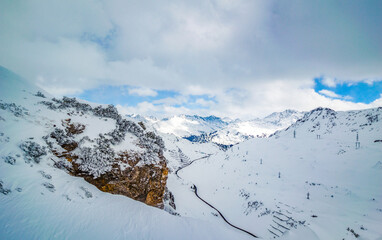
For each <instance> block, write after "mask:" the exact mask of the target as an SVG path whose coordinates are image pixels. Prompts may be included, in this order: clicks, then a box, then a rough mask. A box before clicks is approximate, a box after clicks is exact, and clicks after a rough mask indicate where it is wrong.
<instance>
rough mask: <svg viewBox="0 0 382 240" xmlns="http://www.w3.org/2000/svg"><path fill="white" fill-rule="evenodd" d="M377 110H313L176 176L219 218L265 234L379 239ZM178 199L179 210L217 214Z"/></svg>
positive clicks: (381, 151)
mask: <svg viewBox="0 0 382 240" xmlns="http://www.w3.org/2000/svg"><path fill="white" fill-rule="evenodd" d="M381 115H382V108H376V109H368V110H362V111H350V112H335V111H333V110H330V109H322V108H318V109H315V110H313V111H311V112H309V113H306V114H305V116H304V117H303V118H302V119H301V120H299V121H297V122H296V124H294V125H293V127H290V128H289V129H288V130H285V131H281V132H278V133H276V134H275V135H274V136H272V137H271V138H265V139H264V138H263V139H251V140H248V141H246V142H243V143H240V144H238V145H236V146H234V147H232V148H231V149H230V150H228V151H227V152H219V153H217V154H215V155H212V156H210V157H209V158H206V159H201V160H199V161H196V162H194V163H193V164H192V165H190V166H188V167H186V168H184V169H182V170H181V171H179V172H178V175H179V176H180V177H181V179H180V180H179V179H178V181H183V184H186V185H187V184H188V185H189V186H190V185H192V184H195V185H196V186H197V187H198V192H199V194H200V195H201V196H202V197H204V198H205V199H206V200H208V201H209V202H210V203H211V204H213V205H214V206H215V207H216V208H217V209H219V210H220V211H221V212H223V213H224V215H225V216H226V218H228V219H230V220H231V221H232V222H233V223H235V224H236V225H239V226H240V227H242V228H244V229H246V230H248V231H251V232H253V233H256V234H257V235H259V236H261V237H262V238H264V239H273V237H277V236H280V239H356V235H359V237H358V239H381V238H382V229H381V227H380V226H381V222H382V192H381V189H382V172H381V167H380V166H381V159H382V145H381V144H382V143H381V142H379V141H375V140H379V139H381V136H382V134H381V131H382V121H380V118H381ZM294 130H295V131H296V138H294V137H293V135H294V134H293V132H294ZM357 132H358V134H359V141H360V142H361V146H360V148H359V149H356V148H355V141H356V134H357ZM317 135H320V138H319V139H317ZM169 180H170V184H172V183H171V181H175V179H173V178H169ZM174 185H175V184H174ZM172 191H173V193H174V194H175V198H176V197H177V195H178V194H179V195H183V194H184V193H182V192H181V193H178V192H177V191H176V190H173V189H172ZM308 193H309V194H308ZM308 195H309V199H307V198H308ZM181 204H182V203H181V202H180V203H178V207H179V209H182V210H184V211H186V212H185V213H182V212H180V213H181V214H186V213H187V214H190V213H192V214H193V216H194V217H198V218H201V219H213V218H216V219H219V218H218V217H215V216H214V215H213V211H212V210H211V209H208V208H207V209H203V208H200V207H199V206H197V207H194V208H192V205H190V204H188V205H187V206H181ZM190 206H191V207H190ZM217 221H218V220H217Z"/></svg>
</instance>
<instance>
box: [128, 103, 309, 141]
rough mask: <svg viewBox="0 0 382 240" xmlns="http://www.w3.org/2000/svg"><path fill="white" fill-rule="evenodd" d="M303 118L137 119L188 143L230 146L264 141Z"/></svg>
mask: <svg viewBox="0 0 382 240" xmlns="http://www.w3.org/2000/svg"><path fill="white" fill-rule="evenodd" d="M303 115H304V113H303V112H298V111H294V110H285V111H283V112H275V113H272V114H271V115H269V116H267V117H265V118H262V119H260V118H257V119H253V120H248V121H242V120H240V119H236V120H234V121H232V120H231V121H230V120H223V119H221V118H219V117H216V116H208V117H201V116H197V115H194V116H190V115H179V116H173V117H170V118H164V119H161V120H157V119H155V120H153V119H152V118H145V117H142V116H139V119H140V120H141V121H145V120H146V121H148V122H151V123H154V124H153V126H154V128H155V129H156V130H157V131H158V132H160V133H167V134H174V135H175V136H177V137H183V138H185V139H187V140H189V141H191V142H201V143H206V142H213V143H217V144H219V145H225V146H231V145H234V144H237V143H239V142H243V141H245V140H248V139H251V138H254V137H267V136H269V135H270V134H272V133H274V132H275V131H277V130H280V129H283V128H286V127H289V126H290V125H291V124H293V123H294V122H296V121H297V119H299V118H300V117H302V116H303ZM135 118H136V117H135ZM144 119H145V120H144Z"/></svg>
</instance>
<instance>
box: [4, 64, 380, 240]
mask: <svg viewBox="0 0 382 240" xmlns="http://www.w3.org/2000/svg"><path fill="white" fill-rule="evenodd" d="M0 87H1V88H0V212H1V214H0V236H1V237H0V238H1V239H253V237H251V236H250V235H248V234H246V233H243V232H241V231H239V230H237V229H234V228H232V227H231V226H229V225H228V224H226V223H225V222H224V221H223V219H222V218H221V217H220V216H218V214H217V212H216V211H215V210H213V209H212V208H210V207H209V206H208V205H206V204H205V203H203V202H202V201H200V200H199V199H198V198H197V197H196V196H195V194H194V191H193V190H192V189H191V187H192V186H193V185H195V186H197V189H198V194H199V195H200V197H202V198H203V199H204V200H206V201H207V202H209V203H210V204H212V205H213V206H214V207H215V208H217V209H218V210H219V211H220V212H221V213H222V214H223V215H224V216H225V217H226V218H227V220H229V221H230V222H231V223H232V224H234V225H235V226H238V227H240V228H243V229H245V230H246V231H249V232H251V233H253V234H256V235H258V236H260V237H261V239H273V238H274V237H276V235H277V236H280V237H279V238H278V237H276V238H278V239H371V240H377V239H378V240H381V239H382V228H381V223H382V192H381V189H382V171H381V169H382V167H381V166H382V163H381V162H382V132H381V131H382V108H375V109H367V110H362V111H347V112H335V111H333V110H330V109H325V108H318V109H315V110H312V111H310V112H306V113H300V112H294V111H291V110H287V111H284V112H282V113H275V114H271V115H270V116H268V117H266V118H263V119H254V120H251V121H241V120H235V121H229V120H227V119H224V120H223V119H220V118H216V117H205V118H203V117H199V116H186V115H181V116H176V117H173V118H169V119H162V120H158V119H154V118H147V117H142V116H134V115H131V116H127V119H130V120H132V121H134V122H136V123H137V122H140V121H142V122H144V124H145V127H146V128H147V131H154V132H155V133H157V134H160V136H161V137H162V139H163V141H164V146H165V149H166V150H165V152H164V155H165V157H166V159H167V161H168V163H167V164H168V167H169V170H170V172H169V176H168V182H167V188H168V189H169V190H170V191H171V192H172V193H173V195H174V198H175V204H176V210H173V209H170V207H169V206H167V205H165V210H166V211H168V212H166V211H164V210H161V209H157V208H153V207H149V206H147V205H145V204H143V203H141V202H137V201H134V200H132V199H129V198H127V197H125V196H119V195H112V194H108V193H104V192H101V191H99V190H98V189H97V188H96V187H95V186H93V185H91V184H89V183H87V182H86V181H84V180H83V179H82V178H78V177H73V176H70V175H69V174H68V173H66V172H65V171H64V170H61V169H58V168H55V167H54V166H53V165H54V162H53V161H52V158H53V159H54V156H52V154H50V153H49V152H47V153H46V155H44V154H37V155H41V156H39V163H37V162H35V161H27V159H26V158H25V156H24V152H23V151H22V150H21V149H20V144H22V143H24V142H26V141H31V142H35V143H36V144H38V145H39V146H40V147H41V148H45V147H46V142H45V141H44V140H43V138H42V137H43V136H46V135H47V134H49V133H50V132H51V131H52V129H53V128H54V125H57V126H60V124H61V120H63V119H66V118H69V117H70V118H71V119H72V121H73V122H80V123H82V124H84V125H85V126H86V129H85V132H84V133H83V134H82V135H86V136H88V137H89V138H90V139H94V138H96V137H98V135H99V134H100V133H101V134H105V133H108V132H110V131H112V130H113V129H114V128H115V124H116V121H115V120H113V119H110V118H102V117H96V116H94V115H93V114H83V115H82V116H80V115H76V114H74V115H71V116H68V111H65V110H60V109H57V110H51V109H48V108H47V106H46V105H43V104H40V103H39V102H41V101H49V100H50V99H51V98H52V96H50V95H49V94H47V93H45V92H43V91H42V90H40V89H38V88H37V87H35V86H33V85H31V84H29V83H28V82H27V81H25V80H24V79H22V78H20V77H18V76H17V75H15V74H13V73H11V72H9V71H8V70H6V69H4V68H0ZM38 91H40V92H41V93H42V94H43V95H45V97H46V98H43V97H41V96H36V94H37V92H38ZM37 95H40V94H37ZM78 101H80V102H82V103H87V102H85V101H82V100H78ZM87 104H90V105H91V106H92V107H93V108H95V107H96V106H97V105H96V104H92V103H87ZM202 133H207V134H210V133H212V134H211V136H214V137H213V138H212V141H206V142H191V141H189V140H187V139H184V138H183V137H186V136H190V135H200V134H202ZM357 135H358V141H359V142H360V147H359V148H358V147H357V148H356V143H355V142H356V138H357ZM234 136H236V137H234ZM238 136H239V137H238ZM244 136H248V137H244ZM250 136H253V137H254V138H252V137H250ZM256 136H259V138H256ZM294 136H295V137H294ZM380 140H381V141H380ZM137 141H138V139H137V136H135V135H134V134H131V133H129V132H128V133H127V134H126V137H125V140H124V141H122V142H121V143H119V144H117V145H115V146H113V149H114V150H115V151H119V150H123V149H126V148H127V149H130V150H135V151H139V149H140V148H139V147H137ZM215 143H221V144H227V145H228V144H236V145H234V146H232V147H231V148H228V149H227V151H223V150H221V149H220V148H219V147H218V146H217V145H216V144H215ZM308 196H309V199H307V198H308ZM169 212H171V213H172V214H170V213H169ZM173 214H175V215H173ZM355 234H357V235H359V237H358V238H356V237H355V236H356V235H355Z"/></svg>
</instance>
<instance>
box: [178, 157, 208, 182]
mask: <svg viewBox="0 0 382 240" xmlns="http://www.w3.org/2000/svg"><path fill="white" fill-rule="evenodd" d="M211 155H212V154H208V155H207V156H204V157H201V158H197V159H194V160H192V161H191V162H189V163H187V164H186V165H184V166H182V167H180V168H178V169H177V170H176V171H175V175H176V176H177V177H178V178H181V177H179V175H178V172H179V171H180V170H182V169H183V168H185V167H188V166H190V165H191V164H193V163H194V162H195V161H198V160H202V159H205V158H209V157H210V156H211Z"/></svg>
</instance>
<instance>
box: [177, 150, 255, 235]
mask: <svg viewBox="0 0 382 240" xmlns="http://www.w3.org/2000/svg"><path fill="white" fill-rule="evenodd" d="M211 155H212V154H209V155H207V156H204V157H201V158H197V159H194V160H192V161H191V162H189V163H188V164H187V165H185V166H182V167H180V168H178V169H177V170H176V171H175V175H176V176H177V177H178V178H181V177H179V175H178V172H179V171H180V170H182V169H183V168H185V167H188V166H190V165H191V164H192V163H194V162H195V161H197V160H202V159H205V158H209V157H210V156H211ZM191 188H192V189H193V190H194V193H195V195H196V197H197V198H199V199H200V200H201V201H202V202H204V203H205V204H207V205H208V206H209V207H210V208H212V209H214V210H215V211H216V212H218V213H219V215H220V216H221V217H222V218H223V220H224V221H225V222H226V223H227V224H228V225H230V226H231V227H233V228H236V229H238V230H240V231H242V232H244V233H246V234H249V235H251V236H252V237H254V238H259V237H258V236H256V235H255V234H253V233H251V232H248V231H247V230H244V229H242V228H240V227H237V226H235V225H233V224H232V223H230V222H229V221H228V220H227V219H226V218H225V217H224V215H223V214H222V213H221V212H220V211H219V210H218V209H217V208H215V207H214V206H213V205H212V204H210V203H209V202H207V201H206V200H204V199H203V198H201V197H200V196H199V195H198V188H197V187H196V186H195V184H193V186H192V187H191Z"/></svg>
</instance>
